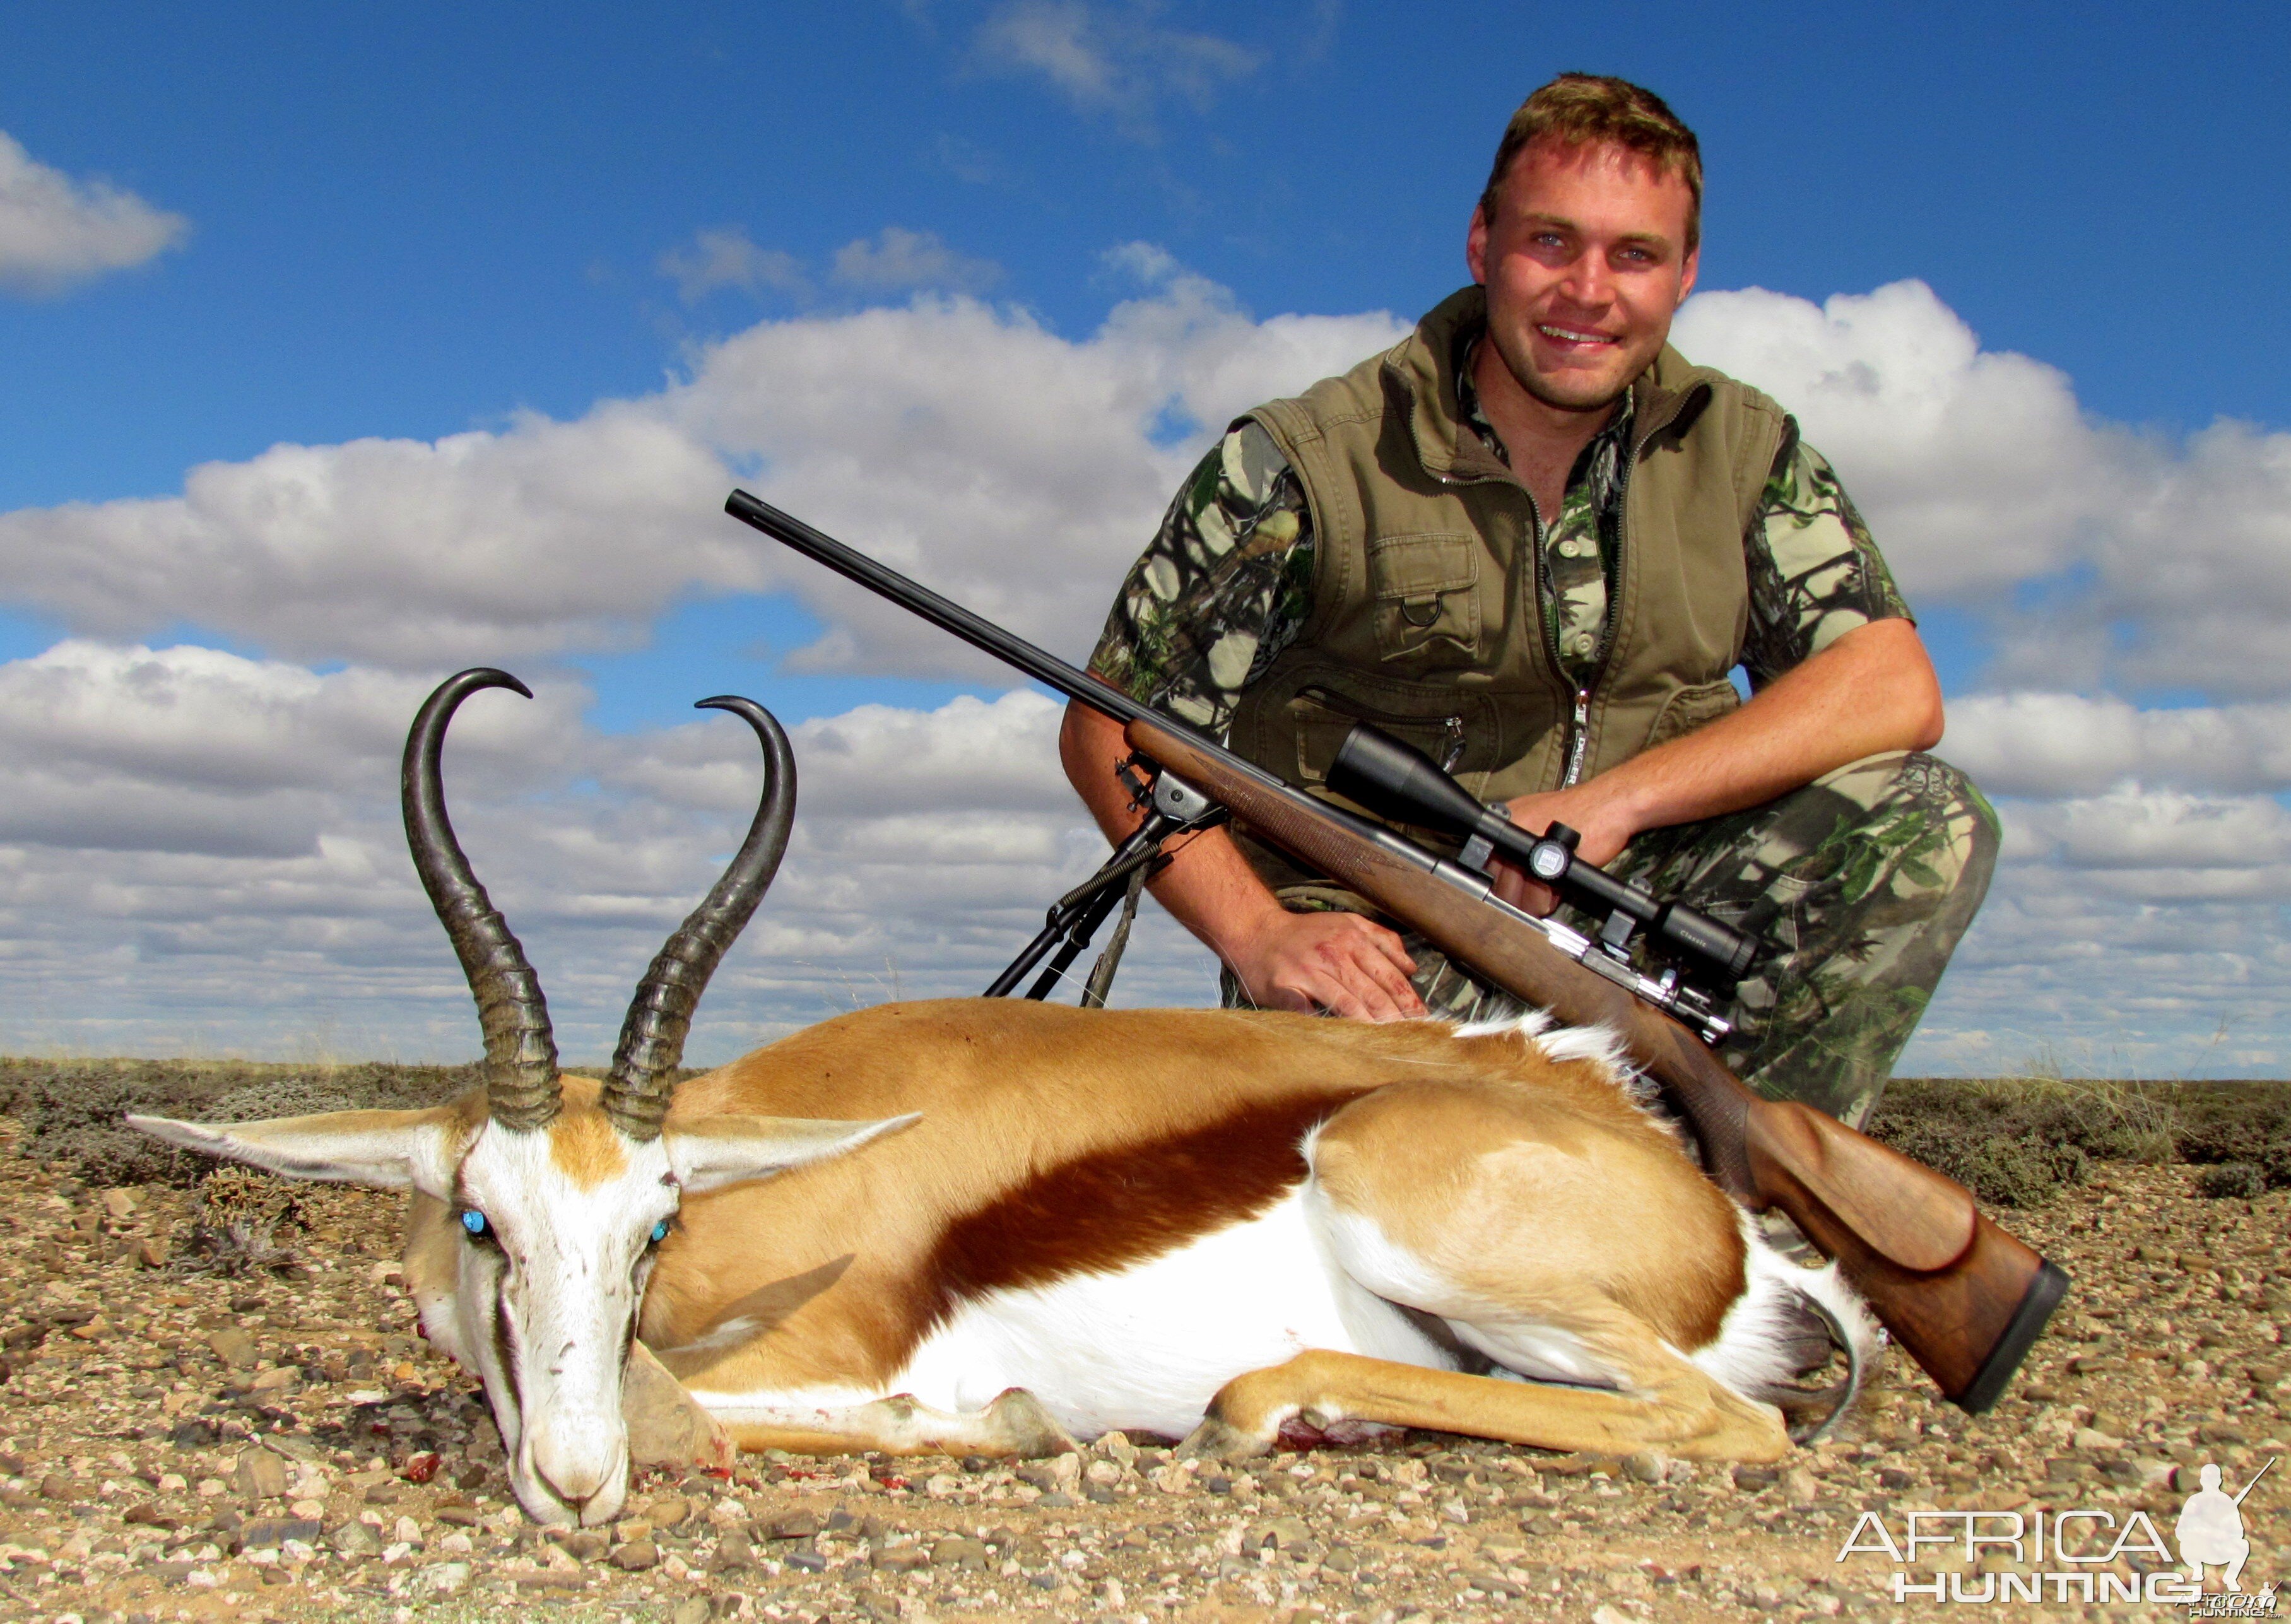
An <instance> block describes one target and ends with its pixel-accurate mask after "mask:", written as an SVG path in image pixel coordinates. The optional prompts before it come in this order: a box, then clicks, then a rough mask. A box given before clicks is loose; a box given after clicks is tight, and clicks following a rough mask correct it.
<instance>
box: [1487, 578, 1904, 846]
mask: <svg viewBox="0 0 2291 1624" xmlns="http://www.w3.org/2000/svg"><path fill="white" fill-rule="evenodd" d="M1940 740H1941V687H1940V684H1939V683H1938V681H1937V680H1936V679H1934V677H1933V663H1932V662H1931V661H1930V660H1929V659H1927V658H1926V656H1925V647H1924V645H1923V644H1922V643H1921V642H1920V641H1919V640H1918V639H1917V628H1916V627H1914V626H1913V625H1911V624H1910V623H1909V622H1908V621H1905V620H1886V621H1874V622H1871V623H1869V624H1868V625H1865V626H1859V627H1856V628H1855V629H1854V630H1853V631H1849V632H1847V633H1846V634H1845V636H1844V637H1841V638H1839V639H1837V641H1836V642H1834V643H1832V644H1831V645H1830V646H1829V647H1827V648H1825V649H1823V650H1822V651H1821V653H1820V654H1818V655H1814V656H1813V658H1812V659H1810V660H1808V661H1806V662H1805V664H1803V665H1801V666H1799V667H1797V669H1796V670H1794V671H1787V672H1785V673H1783V675H1781V677H1779V678H1777V679H1775V680H1774V681H1773V682H1772V683H1771V684H1769V685H1768V686H1767V687H1765V688H1764V690H1763V691H1761V692H1760V693H1759V694H1757V695H1756V696H1755V697H1753V698H1752V699H1751V700H1749V701H1748V703H1745V704H1744V705H1743V706H1742V707H1741V708H1740V710H1738V711H1735V712H1732V714H1730V715H1727V716H1724V717H1721V718H1720V719H1719V720H1716V721H1715V722H1711V723H1709V724H1708V726H1706V727H1703V728H1698V729H1696V730H1695V731H1694V732H1692V733H1691V734H1688V735H1687V736H1685V737H1684V738H1679V739H1673V740H1671V741H1670V742H1669V743H1668V744H1659V745H1657V746H1656V747H1655V748H1654V749H1652V750H1649V751H1646V752H1643V753H1641V754H1639V755H1636V756H1634V757H1632V758H1631V759H1630V760H1628V761H1625V762H1624V763H1622V764H1621V765H1620V766H1619V767H1616V768H1612V770H1610V771H1608V772H1605V773H1603V774H1601V775H1600V776H1598V777H1596V778H1593V779H1591V780H1589V781H1588V782H1586V783H1584V784H1577V785H1574V786H1572V787H1571V788H1569V789H1565V790H1560V791H1556V792H1551V793H1549V794H1542V795H1529V796H1523V797H1521V798H1520V799H1519V800H1515V801H1514V802H1513V803H1512V808H1513V816H1514V817H1515V819H1516V820H1517V821H1518V822H1519V823H1520V824H1521V825H1522V826H1523V827H1525V828H1531V829H1536V830H1540V829H1542V828H1544V827H1545V826H1547V824H1549V823H1550V822H1551V821H1552V819H1553V818H1556V819H1557V820H1558V821H1560V822H1562V823H1565V824H1571V825H1572V826H1574V827H1576V828H1578V829H1580V830H1581V831H1582V832H1583V834H1584V837H1585V838H1584V844H1583V851H1584V855H1585V856H1587V857H1588V858H1589V859H1590V860H1591V861H1592V862H1595V863H1604V862H1606V861H1607V860H1608V859H1610V858H1611V857H1612V856H1614V855H1615V854H1616V853H1617V852H1619V851H1620V850H1621V848H1623V846H1624V845H1625V844H1627V843H1628V841H1629V840H1630V838H1631V837H1632V836H1633V835H1635V834H1636V833H1638V832H1640V831H1641V830H1644V829H1656V828H1664V827H1668V825H1671V824H1686V823H1693V822H1695V821H1697V820H1699V819H1701V818H1706V817H1717V816H1723V815H1724V814H1726V813H1728V812H1739V811H1740V810H1741V809H1742V808H1745V807H1754V806H1757V805H1759V804H1760V803H1762V802H1764V801H1768V800H1773V798H1774V797H1775V796H1777V795H1781V794H1785V793H1787V792H1789V791H1791V790H1795V789H1798V788H1800V787H1802V786H1803V785H1805V784H1811V783H1813V781H1814V780H1815V779H1816V778H1819V777H1821V776H1822V775H1823V774H1824V773H1828V772H1831V771H1834V770H1835V769H1837V768H1840V767H1843V766H1845V764H1846V763H1847V762H1849V761H1858V760H1861V759H1862V758H1863V757H1865V756H1873V755H1878V754H1881V753H1883V752H1886V751H1890V750H1924V749H1928V748H1930V747H1931V746H1933V744H1938V743H1939V742H1940Z"/></svg>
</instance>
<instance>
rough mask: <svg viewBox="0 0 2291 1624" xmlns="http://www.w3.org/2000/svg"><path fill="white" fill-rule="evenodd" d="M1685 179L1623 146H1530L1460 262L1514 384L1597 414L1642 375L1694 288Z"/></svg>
mask: <svg viewBox="0 0 2291 1624" xmlns="http://www.w3.org/2000/svg"><path fill="white" fill-rule="evenodd" d="M1692 205H1693V198H1692V195H1691V194H1690V193H1689V192H1688V191H1687V189H1686V182H1685V181H1684V180H1682V179H1681V178H1680V177H1679V176H1677V175H1676V174H1674V173H1668V172H1667V171H1664V170H1660V169H1658V168H1657V167H1656V166H1655V165H1653V164H1652V163H1651V162H1650V161H1649V160H1647V159H1646V158H1644V157H1640V156H1639V155H1638V154H1636V153H1635V152H1632V151H1630V150H1628V149H1625V148H1621V147H1613V146H1606V145H1586V146H1580V147H1567V146H1563V145H1561V144H1559V143H1558V142H1555V141H1531V142H1530V143H1529V144H1528V145H1527V146H1526V147H1524V148H1523V149H1521V151H1520V153H1519V156H1518V157H1515V158H1514V159H1513V160H1512V165H1511V170H1510V172H1509V173H1507V174H1506V175H1505V176H1504V179H1503V183H1502V184H1501V185H1500V186H1499V187H1498V188H1497V189H1496V212H1495V218H1494V219H1493V220H1492V221H1491V220H1490V219H1489V218H1488V217H1487V215H1486V214H1485V213H1482V212H1480V211H1477V210H1475V211H1474V213H1473V215H1472V228H1471V231H1470V234H1469V235H1468V236H1467V237H1466V239H1465V245H1464V257H1465V260H1466V261H1467V263H1468V264H1469V265H1470V266H1471V268H1472V279H1473V280H1474V281H1475V282H1478V283H1482V284H1483V285H1485V286H1486V288H1487V290H1488V334H1489V336H1490V338H1491V340H1492V341H1493V342H1494V344H1495V347H1496V351H1497V353H1498V354H1499V355H1500V356H1501V357H1502V358H1503V361H1504V365H1505V366H1506V367H1507V369H1508V370H1509V372H1510V373H1511V375H1512V376H1513V377H1514V378H1515V379H1516V380H1517V381H1518V382H1519V386H1520V387H1521V388H1522V389H1523V390H1526V391H1527V393H1528V394H1529V395H1531V396H1532V397H1533V398H1536V399H1537V400H1539V401H1541V402H1542V403H1543V404H1544V405H1546V406H1552V407H1555V408H1557V409H1559V410H1561V411H1566V412H1582V411H1590V410H1594V409H1596V408H1598V407H1602V406H1606V405H1608V404H1610V403H1611V402H1612V401H1613V400H1614V399H1615V398H1617V397H1619V396H1620V395H1621V394H1622V392H1623V391H1624V390H1627V389H1628V388H1629V387H1630V385H1631V381H1632V380H1633V379H1634V378H1636V377H1637V376H1638V375H1639V374H1640V373H1642V372H1644V371H1645V370H1646V367H1647V366H1648V364H1649V363H1651V362H1652V360H1653V359H1654V358H1655V356H1656V355H1657V354H1658V353H1659V352H1660V350H1661V349H1662V345H1663V341H1664V339H1666V338H1667V337H1668V336H1669V334H1670V318H1671V317H1672V315H1673V314H1674V313H1675V312H1676V310H1677V309H1678V307H1679V306H1680V305H1682V304H1684V302H1685V301H1686V295H1687V294H1688V293H1691V292H1692V290H1693V287H1694V272H1695V267H1696V259H1697V256H1696V254H1694V253H1688V252H1687V250H1686V221H1687V214H1688V211H1689V210H1690V209H1691V208H1692Z"/></svg>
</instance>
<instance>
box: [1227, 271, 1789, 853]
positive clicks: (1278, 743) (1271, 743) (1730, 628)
mask: <svg viewBox="0 0 2291 1624" xmlns="http://www.w3.org/2000/svg"><path fill="white" fill-rule="evenodd" d="M1486 318H1487V303H1486V296H1485V294H1484V293H1483V290H1481V289H1480V288H1478V287H1476V286H1475V287H1467V288H1466V289H1464V290H1463V291H1462V292H1461V293H1456V294H1454V295H1453V296H1452V297H1451V298H1449V299H1447V300H1446V301H1443V302H1442V303H1441V305H1440V306H1439V307H1438V308H1437V309H1436V310H1433V311H1432V313H1431V314H1430V315H1428V316H1427V317H1425V318H1424V319H1423V321H1421V322H1420V323H1419V324H1418V326H1417V329H1416V331H1415V333H1414V334H1411V336H1410V337H1408V338H1407V339H1405V340H1403V342H1401V343H1399V344H1398V345H1396V346H1395V347H1394V348H1393V349H1391V350H1387V352H1385V353H1384V354H1382V355H1380V356H1372V357H1371V358H1369V359H1368V360H1366V361H1363V362H1362V363H1361V364H1360V365H1359V366H1355V368H1353V370H1352V371H1350V372H1348V373H1346V374H1344V375H1343V376H1341V377H1337V378H1328V379H1324V380H1322V382H1319V383H1316V384H1314V386H1313V387H1312V388H1311V389H1309V390H1306V391H1305V393H1304V394H1302V395H1301V396H1298V397H1297V398H1294V399H1290V400H1276V401H1274V402H1273V403H1272V404H1271V405H1269V406H1260V407H1258V409H1257V410H1256V411H1254V412H1252V413H1250V414H1248V415H1249V417H1250V418H1253V419H1254V420H1255V421H1256V422H1258V423H1259V424H1261V425H1263V427H1264V428H1265V430H1266V432H1267V433H1269V434H1270V435H1272V437H1273V439H1274V444H1275V445H1277V446H1279V447H1280V448H1281V451H1282V454H1283V455H1285V456H1286V457H1287V458H1288V460H1289V463H1290V467H1291V468H1292V469H1294V470H1295V471H1296V475H1297V478H1298V481H1299V483H1300V484H1301V485H1302V486H1303V488H1304V492H1305V497H1306V503H1307V505H1308V507H1309V509H1310V511H1311V513H1312V520H1313V535H1314V562H1313V570H1314V575H1313V591H1312V607H1311V609H1310V611H1309V613H1308V614H1307V615H1306V622H1305V624H1304V626H1303V627H1302V628H1301V629H1300V631H1298V636H1297V639H1296V641H1295V642H1294V643H1292V644H1291V645H1290V647H1288V648H1286V649H1285V650H1283V651H1282V653H1281V654H1280V655H1278V656H1277V657H1276V658H1275V659H1274V661H1273V662H1272V664H1271V665H1270V667H1269V668H1268V669H1267V670H1266V671H1265V673H1264V674H1263V675H1262V676H1261V677H1260V678H1259V679H1258V680H1257V681H1256V682H1254V683H1253V684H1251V685H1250V687H1249V689H1248V691H1247V692H1246V693H1244V694H1243V695H1242V698H1241V702H1240V704H1239V706H1238V707H1237V708H1236V710H1235V712H1234V720H1233V727H1232V732H1231V734H1230V736H1229V742H1230V744H1231V747H1232V748H1233V749H1234V752H1237V753H1239V754H1241V755H1242V756H1245V757H1247V758H1248V759H1249V760H1252V761H1254V762H1256V763H1257V764H1258V765H1259V766H1260V767H1263V768H1266V769H1267V770H1268V771H1271V772H1274V773H1276V774H1278V775H1279V776H1282V777H1283V778H1286V779H1288V780H1289V781H1290V783H1292V784H1302V785H1304V786H1306V787H1307V788H1311V789H1318V787H1319V786H1320V784H1321V783H1322V779H1323V778H1324V777H1325V776H1326V775H1327V771H1328V765H1329V761H1330V758H1332V757H1333V756H1334V755H1335V753H1336V749H1337V745H1338V744H1339V743H1340V742H1341V741H1342V739H1343V737H1344V735H1345V732H1346V729H1347V728H1350V727H1351V726H1352V725H1353V723H1354V722H1355V721H1356V720H1369V721H1373V722H1375V723H1377V724H1378V725H1379V726H1380V727H1382V728H1386V729H1387V731H1389V732H1392V733H1395V734H1397V735H1398V736H1401V737H1403V738H1405V739H1407V740H1408V741H1409V742H1410V743H1411V744H1416V745H1418V746H1419V748H1421V749H1423V750H1424V751H1425V752H1427V753H1428V754H1429V755H1431V756H1432V757H1433V758H1434V759H1435V760H1443V761H1452V762H1453V770H1454V771H1455V772H1456V773H1457V775H1458V776H1459V777H1460V778H1461V779H1462V780H1463V782H1464V784H1465V785H1466V787H1467V788H1468V789H1470V790H1471V791H1472V792H1473V793H1474V794H1475V795H1478V796H1480V797H1481V798H1482V799H1483V800H1509V799H1511V798H1512V797H1514V796H1518V795H1525V794H1530V793H1532V792H1536V791H1539V790H1551V789H1556V788H1558V787H1559V786H1560V785H1561V784H1563V783H1574V782H1577V781H1580V779H1583V778H1588V777H1590V776H1594V775H1596V774H1598V773H1603V772H1604V771H1606V770H1607V769H1608V768H1612V767H1613V766H1615V765H1616V764H1617V763H1619V762H1621V761H1624V760H1628V758H1630V757H1632V756H1634V755H1636V754H1637V753H1638V752H1641V751H1643V750H1645V749H1646V748H1648V747H1649V746H1650V745H1652V744H1660V743H1661V742H1662V741H1664V740H1665V739H1669V738H1675V737H1676V736H1679V735H1680V734H1683V733H1686V732H1688V731H1690V730H1692V729H1693V728H1698V727H1700V726H1701V725H1702V724H1703V723H1705V722H1708V721H1710V720H1713V719H1715V718H1716V717H1719V716H1723V715H1724V714H1725V713H1726V712H1729V711H1732V709H1734V707H1735V705H1736V704H1737V703H1739V702H1738V700H1737V697H1736V695H1735V692H1734V687H1733V684H1732V680H1731V679H1729V676H1728V673H1729V672H1730V671H1732V670H1733V668H1734V666H1735V665H1736V664H1737V663H1740V657H1741V653H1742V644H1743V639H1744V636H1745V634H1746V633H1747V631H1748V625H1749V582H1748V573H1747V567H1746V565H1745V563H1744V560H1743V554H1742V537H1743V533H1744V531H1745V529H1746V528H1747V527H1748V524H1749V522H1750V519H1751V518H1752V515H1753V514H1754V513H1755V511H1756V507H1757V502H1758V499H1759V496H1760V494H1761V493H1762V492H1763V491H1764V486H1765V482H1766V478H1767V475H1768V473H1769V472H1770V470H1772V468H1773V459H1774V454H1775V452H1776V451H1777V449H1779V447H1780V446H1781V437H1782V432H1783V423H1784V417H1783V414H1782V410H1781V407H1780V406H1776V405H1775V404H1774V403H1773V401H1771V400H1769V399H1767V398H1765V397H1764V395H1761V394H1759V393H1758V392H1757V391H1756V390H1752V389H1749V388H1748V387H1746V386H1745V385H1743V384H1740V383H1737V382H1734V381H1733V380H1732V379H1731V378H1728V377H1726V376H1725V375H1724V374H1721V373H1717V372H1714V371H1712V370H1710V369H1709V368H1708V367H1702V366H1690V365H1689V364H1688V363H1687V361H1686V360H1685V358H1684V357H1682V356H1681V355H1679V354H1678V352H1677V351H1676V350H1672V349H1670V348H1668V346H1666V347H1665V348H1664V350H1663V351H1662V353H1661V355H1660V357H1659V358H1657V359H1656V361H1655V364H1654V365H1653V366H1652V367H1650V368H1649V369H1648V370H1647V371H1646V373H1644V374H1642V375H1641V377H1640V378H1639V380H1638V382H1636V384H1634V385H1633V390H1632V405H1633V412H1634V423H1633V431H1632V446H1631V454H1630V460H1629V462H1628V467H1627V468H1626V470H1625V475H1624V477H1625V486H1624V498H1623V523H1622V535H1621V538H1620V552H1619V555H1618V557H1617V559H1616V560H1615V566H1614V579H1613V582H1612V588H1611V591H1610V592H1609V596H1608V610H1607V640H1606V649H1605V655H1604V660H1603V662H1602V663H1601V665H1600V668H1599V671H1598V675H1597V676H1596V679H1594V681H1593V683H1592V685H1591V687H1589V688H1588V690H1587V691H1585V692H1582V693H1580V694H1579V693H1578V692H1577V691H1576V689H1575V687H1574V686H1573V685H1572V683H1571V682H1570V681H1569V680H1568V679H1567V678H1566V676H1565V675H1564V673H1563V672H1562V671H1561V670H1560V668H1559V665H1558V662H1557V660H1556V658H1555V654H1554V651H1553V650H1552V648H1551V647H1550V639H1549V635H1548V633H1547V630H1546V622H1545V618H1544V615H1543V613H1542V607H1541V606H1542V597H1541V592H1542V585H1541V582H1540V579H1539V572H1540V570H1541V567H1542V550H1541V548H1540V547H1539V546H1538V545H1537V524H1536V519H1535V512H1534V502H1533V500H1532V499H1531V497H1530V496H1529V494H1528V493H1527V489H1526V487H1525V486H1523V485H1522V484H1520V482H1519V481H1518V479H1516V478H1514V477H1513V475H1512V472H1511V470H1509V469H1508V468H1507V467H1506V466H1505V465H1504V463H1503V462H1501V461H1500V460H1499V459H1498V458H1497V457H1496V456H1495V455H1494V454H1493V453H1491V451H1490V450H1489V449H1488V447H1487V446H1486V445H1485V443H1484V442H1483V440H1482V439H1481V438H1480V437H1479V435H1478V434H1477V433H1475V431H1473V430H1471V429H1469V428H1468V427H1467V426H1465V424H1464V423H1463V421H1462V415H1461V408H1460V407H1459V405H1458V404H1457V397H1456V376H1455V360H1456V352H1457V349H1458V345H1457V342H1456V341H1457V338H1458V336H1459V334H1460V333H1461V332H1463V331H1464V330H1465V329H1466V328H1467V326H1481V325H1483V324H1484V322H1485V321H1486ZM1579 719H1580V721H1579ZM1257 855H1258V854H1257V853H1255V852H1252V856H1257ZM1260 866H1268V865H1265V864H1260ZM1282 866H1285V865H1282ZM1275 877H1276V876H1275V874H1274V872H1272V870H1271V868H1270V867H1269V866H1268V872H1267V878H1268V879H1274V878H1275ZM1287 877H1288V876H1287V875H1285V874H1283V875H1282V876H1280V878H1282V879H1286V878H1287Z"/></svg>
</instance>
